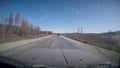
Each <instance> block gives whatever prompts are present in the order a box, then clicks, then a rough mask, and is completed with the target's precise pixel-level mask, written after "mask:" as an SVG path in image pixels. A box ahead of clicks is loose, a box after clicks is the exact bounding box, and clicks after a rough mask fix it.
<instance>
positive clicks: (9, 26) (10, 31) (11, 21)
mask: <svg viewBox="0 0 120 68" xmlns="http://www.w3.org/2000/svg"><path fill="white" fill-rule="evenodd" d="M12 24H13V14H12V13H10V16H9V22H8V33H9V34H12Z"/></svg>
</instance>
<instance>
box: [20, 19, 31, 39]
mask: <svg viewBox="0 0 120 68" xmlns="http://www.w3.org/2000/svg"><path fill="white" fill-rule="evenodd" d="M21 29H22V30H21V33H22V36H24V37H25V36H28V35H29V34H30V29H29V23H28V21H27V20H25V19H23V20H22V23H21Z"/></svg>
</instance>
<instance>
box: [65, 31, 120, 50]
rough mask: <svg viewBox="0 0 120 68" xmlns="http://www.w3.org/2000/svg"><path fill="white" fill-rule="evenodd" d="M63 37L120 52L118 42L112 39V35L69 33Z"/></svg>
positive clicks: (119, 43) (119, 42)
mask: <svg viewBox="0 0 120 68" xmlns="http://www.w3.org/2000/svg"><path fill="white" fill-rule="evenodd" d="M65 36H67V37H69V38H72V39H75V40H77V41H80V42H83V43H87V44H92V45H94V46H98V47H102V48H106V49H110V50H114V51H117V52H120V40H119V39H115V38H113V35H109V34H80V33H79V34H78V33H71V34H65Z"/></svg>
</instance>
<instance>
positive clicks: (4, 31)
mask: <svg viewBox="0 0 120 68" xmlns="http://www.w3.org/2000/svg"><path fill="white" fill-rule="evenodd" d="M49 34H52V32H51V31H42V30H41V28H40V27H39V26H33V24H32V23H29V21H28V20H27V19H25V18H21V17H20V14H19V13H16V15H15V18H14V16H13V14H12V13H10V15H9V17H3V18H1V19H0V43H4V42H10V41H16V40H21V39H28V38H36V37H42V36H46V35H49Z"/></svg>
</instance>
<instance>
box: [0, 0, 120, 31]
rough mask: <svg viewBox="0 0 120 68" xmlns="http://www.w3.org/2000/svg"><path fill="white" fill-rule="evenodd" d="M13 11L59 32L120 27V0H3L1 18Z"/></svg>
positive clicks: (0, 11) (113, 29)
mask: <svg viewBox="0 0 120 68" xmlns="http://www.w3.org/2000/svg"><path fill="white" fill-rule="evenodd" d="M11 12H12V13H13V15H14V17H15V15H16V13H17V12H19V13H20V17H21V19H23V18H25V19H27V20H28V21H29V22H30V23H32V24H34V25H35V26H40V28H41V29H42V30H48V31H53V32H56V33H66V32H69V33H71V32H78V28H82V29H83V32H84V33H102V32H108V31H117V30H120V0H0V18H3V17H9V15H10V13H11Z"/></svg>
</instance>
